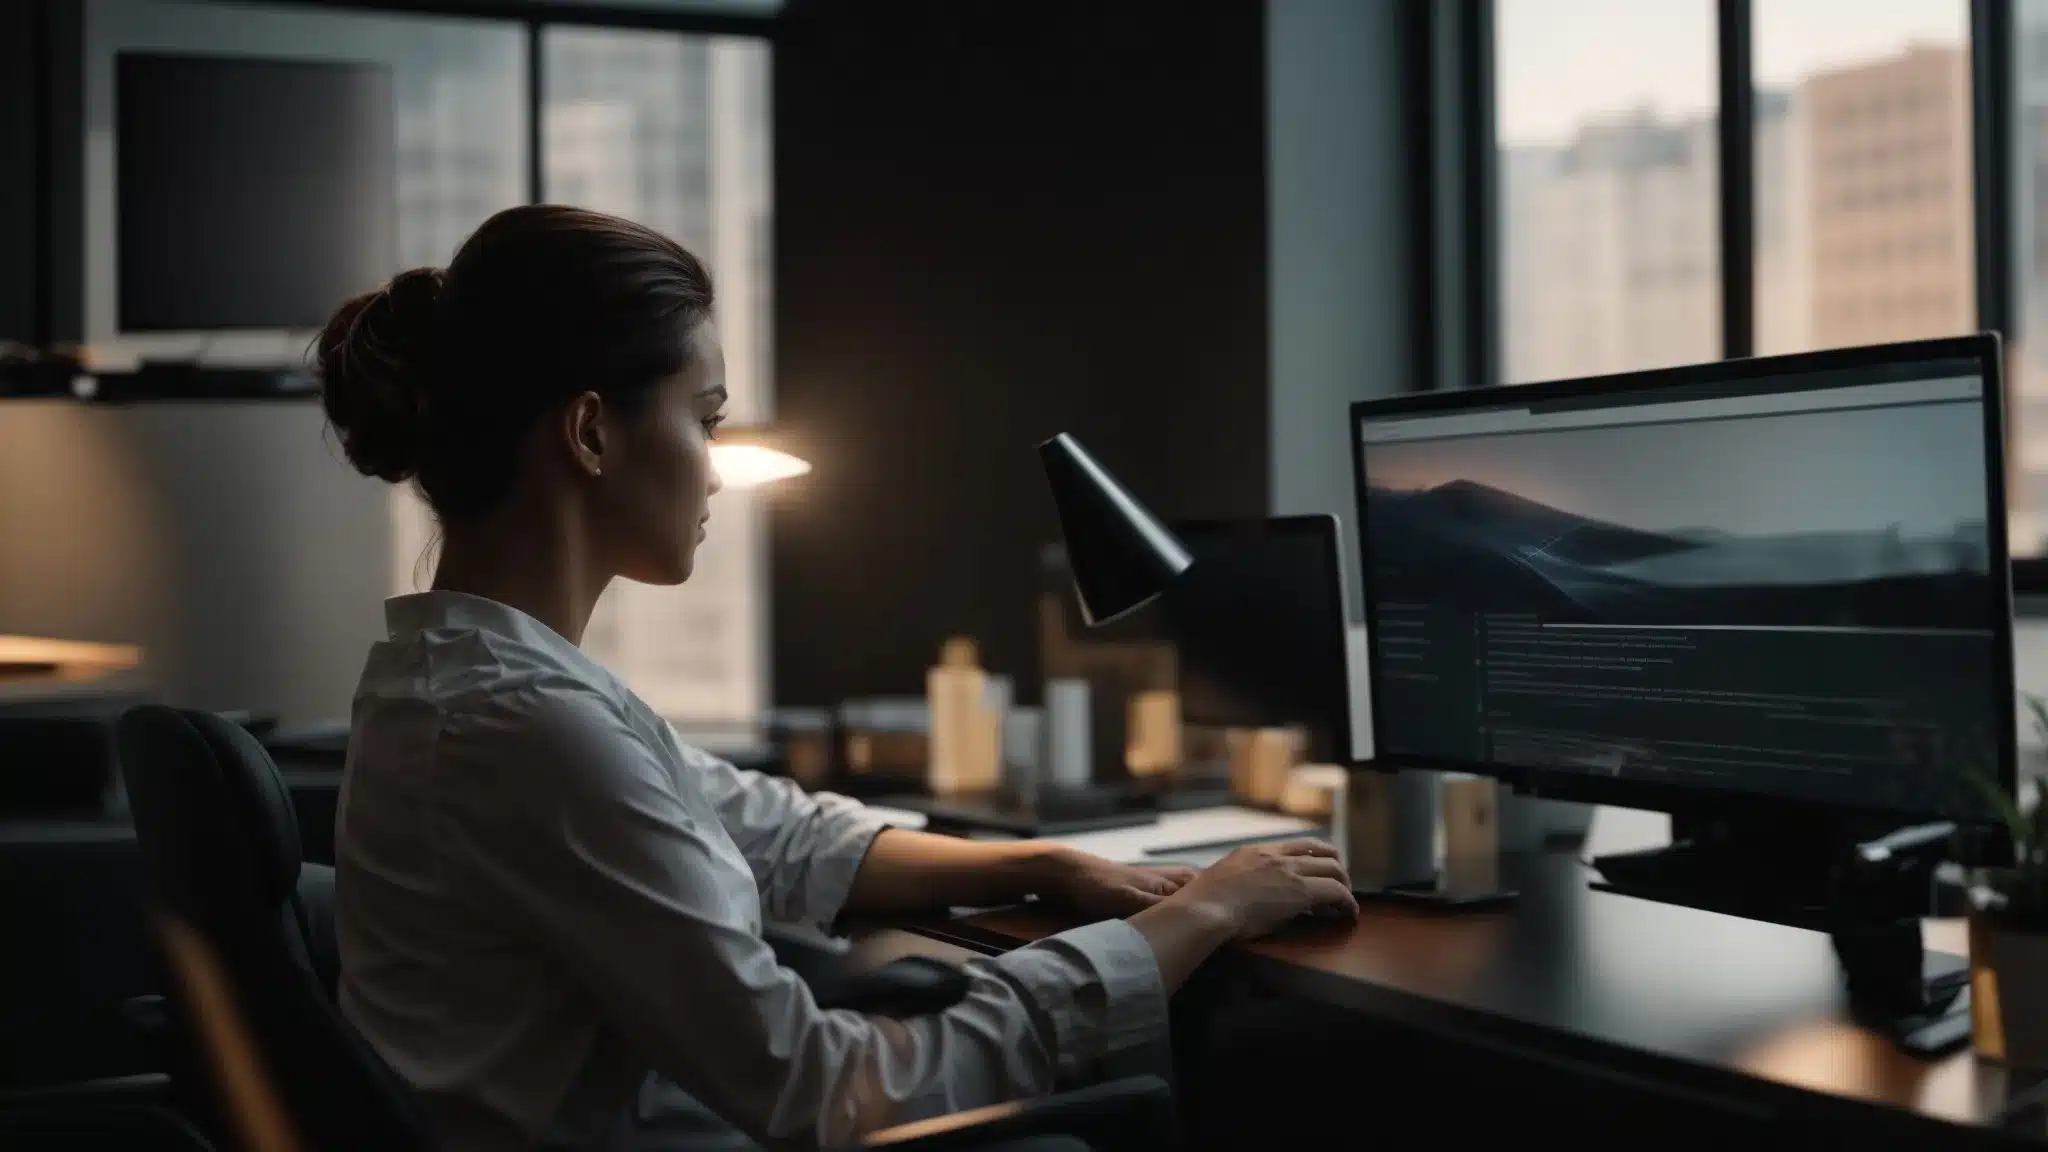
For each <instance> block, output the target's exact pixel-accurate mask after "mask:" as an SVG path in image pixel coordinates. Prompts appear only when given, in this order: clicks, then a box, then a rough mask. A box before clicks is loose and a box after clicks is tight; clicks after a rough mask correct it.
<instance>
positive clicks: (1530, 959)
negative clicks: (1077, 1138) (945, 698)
mask: <svg viewBox="0 0 2048 1152" xmlns="http://www.w3.org/2000/svg"><path fill="white" fill-rule="evenodd" d="M1513 874H1514V876H1515V879H1516V882H1517V883H1519V884H1520V886H1521V890H1522V892H1523V896H1522V899H1521V901H1520V902H1519V904H1517V905H1516V906H1515V907H1513V908H1512V909H1508V910H1503V911H1498V912H1491V913H1480V914H1472V913H1466V914H1457V915H1446V914H1442V913H1432V912H1427V911H1418V910H1413V909H1409V908H1404V907H1401V906H1398V905H1373V904H1368V905H1367V906H1366V908H1365V909H1364V914H1363V915H1362V916H1361V918H1360V920H1359V922H1358V923H1357V924H1355V925H1345V926H1338V927H1316V928H1299V929H1291V930H1288V931H1285V932H1283V933H1281V934H1279V935H1276V936H1274V937H1271V938H1268V939H1265V940H1260V941H1256V942H1250V943H1246V944H1243V945H1238V946H1235V947H1233V948H1232V949H1230V950H1228V952H1227V953H1226V954H1225V955H1223V956H1219V957H1218V958H1217V959H1216V960H1215V961H1212V964H1213V965H1216V966H1218V967H1219V968H1220V969H1221V971H1220V972H1219V973H1218V974H1217V976H1216V979H1218V980H1226V981H1229V982H1232V983H1236V984H1239V985H1246V986H1250V987H1254V988H1256V989H1258V990H1260V991H1262V992H1270V993H1278V994H1279V995H1281V996H1285V997H1292V998H1301V999H1305V1000H1308V1001H1312V1002H1314V1003H1316V1004H1318V1005H1324V1006H1329V1007H1332V1008H1341V1009H1344V1010H1346V1011H1348V1012H1350V1013H1354V1014H1359V1015H1363V1016H1366V1017H1370V1018H1373V1019H1375V1020H1377V1021H1381V1022H1388V1023H1392V1024H1396V1025H1399V1026H1403V1027H1406V1028H1411V1029H1416V1030H1420V1031H1422V1032H1426V1033H1429V1034H1431V1035H1434V1036H1438V1037H1448V1038H1451V1039H1453V1040H1456V1041H1468V1042H1470V1043H1472V1044H1475V1045H1479V1046H1484V1047H1487V1048H1489V1049H1491V1050H1493V1051H1495V1052H1499V1051H1503V1050H1505V1051H1511V1052H1526V1053H1530V1054H1532V1057H1535V1058H1540V1059H1543V1060H1546V1061H1549V1062H1552V1063H1553V1064H1554V1063H1556V1062H1560V1061H1561V1062H1567V1063H1571V1064H1573V1065H1575V1066H1578V1067H1580V1068H1583V1069H1585V1070H1588V1071H1593V1072H1607V1071H1619V1072H1621V1073H1622V1074H1624V1075H1626V1076H1629V1077H1633V1078H1636V1079H1639V1080H1643V1081H1647V1082H1651V1083H1654V1084H1657V1085H1659V1086H1668V1087H1670V1088H1672V1089H1674V1090H1677V1091H1681V1092H1690V1093H1697V1094H1700V1095H1702V1096H1703V1097H1704V1098H1707V1099H1710V1100H1714V1101H1729V1102H1736V1103H1739V1104H1741V1105H1742V1106H1744V1107H1755V1108H1757V1109H1760V1110H1762V1112H1763V1114H1765V1115H1767V1116H1768V1117H1769V1118H1771V1119H1773V1120H1774V1119H1775V1118H1776V1117H1778V1116H1779V1115H1780V1114H1790V1113H1794V1112H1797V1113H1801V1114H1802V1115H1803V1116H1804V1117H1805V1118H1806V1119H1808V1120H1809V1121H1811V1122H1814V1123H1819V1124H1822V1125H1823V1126H1824V1127H1825V1128H1826V1129H1827V1130H1830V1131H1832V1130H1833V1129H1834V1126H1835V1124H1837V1123H1838V1122H1844V1121H1846V1122H1849V1123H1852V1124H1854V1123H1855V1122H1856V1121H1859V1120H1860V1121H1862V1122H1863V1123H1862V1124H1859V1125H1857V1126H1858V1127H1862V1126H1867V1125H1870V1124H1877V1125H1881V1126H1883V1127H1885V1128H1886V1129H1887V1130H1888V1131H1897V1130H1899V1128H1900V1126H1901V1125H1904V1126H1905V1128H1907V1129H1916V1130H1920V1131H1919V1132H1918V1136H1917V1137H1914V1136H1909V1135H1907V1134H1905V1133H1900V1136H1899V1138H1900V1139H1912V1138H1926V1137H1935V1136H1938V1135H1941V1136H1955V1135H1959V1134H1961V1132H1962V1130H1965V1129H1967V1130H1970V1131H1972V1132H1974V1133H1976V1134H1978V1135H1984V1136H1987V1137H1993V1138H1994V1142H2000V1141H2002V1140H2004V1139H2006V1138H2009V1137H2010V1136H2011V1135H2013V1134H2010V1133H2000V1132H1998V1131H1997V1124H1998V1118H1999V1115H2000V1113H2001V1111H2002V1110H2003V1109H2004V1107H2005V1105H2006V1102H2007V1100H2008V1099H2009V1098H2010V1097H2012V1096H2014V1095H2016V1094H2017V1091H2019V1090H2024V1089H2028V1088H2031V1087H2032V1086H2033V1084H2032V1081H2028V1082H2026V1083H2022V1084H2017V1085H2015V1084H2011V1083H2009V1082H2008V1077H2007V1073H2006V1071H2005V1069H2004V1068H2002V1067H2001V1066H1999V1065H1997V1064H1994V1063H1991V1062H1989V1061H1979V1060H1978V1059H1976V1057H1975V1056H1974V1055H1972V1054H1971V1053H1969V1052H1967V1051H1965V1052H1963V1053H1960V1054H1958V1055H1954V1056H1951V1057H1948V1058H1947V1059H1944V1060H1942V1061H1939V1062H1935V1063H1925V1062H1922V1061H1919V1060H1915V1059H1913V1058H1911V1057H1908V1056H1906V1055H1905V1054H1903V1053H1901V1052H1899V1051H1898V1050H1897V1049H1895V1048H1894V1047H1893V1046H1892V1045H1891V1043H1890V1042H1889V1041H1888V1040H1886V1039H1885V1038H1884V1037H1882V1036H1880V1035H1878V1034H1876V1033H1874V1032H1871V1031H1869V1030H1867V1029H1864V1028H1861V1027H1859V1026H1857V1025H1856V1024H1854V1023H1852V1022H1850V1021H1849V1020H1848V1018H1847V1015H1846V1012H1845V1002H1844V997H1843V995H1842V992H1841V989H1840V978H1839V969H1838V968H1837V966H1836V963H1835V960H1834V957H1833V952H1832V950H1831V948H1830V946H1829V944H1828V941H1827V938H1826V937H1824V936H1821V935H1819V934H1818V933H1813V932H1807V931H1802V930H1798V929H1793V928H1785V927H1781V926H1778V925H1774V924H1764V923H1759V922H1755V921H1749V920H1739V919H1735V918H1732V917H1726V916H1720V915H1715V914H1712V913H1706V912H1698V911H1694V910H1691V909H1686V908H1678V907H1673V906H1669V905H1663V904H1656V903H1651V902H1648V901H1643V900H1637V899H1633V898H1630V897H1625V896H1618V895H1613V894H1608V893H1599V892H1592V891H1589V890H1588V889H1587V888H1586V880H1587V872H1586V870H1585V869H1584V867H1583V866H1582V865H1580V864H1579V863H1578V862H1577V861H1576V860H1574V859H1572V858H1569V857H1561V856H1547V857H1537V858H1533V859H1529V860H1522V861H1516V862H1515V864H1514V865H1513ZM1066 926H1067V925H1066V923H1064V922H1063V921H1061V920H1060V919H1058V918H1057V917H1056V916H1054V915H1052V914H1048V913H1044V912H1040V911H1036V910H1031V909H1014V910H1005V911H999V912H992V913H984V914H981V915H978V916H974V917H971V918H968V919H966V920H962V921H958V922H955V923H950V924H941V925H932V926H928V927H927V928H926V930H927V931H931V932H933V933H934V934H936V935H939V936H940V937H942V938H945V939H949V940H952V941H954V942H957V943H962V944H966V945H969V946H976V945H978V946H980V947H983V948H996V949H1000V948H1002V947H1007V946H1014V945H1015V944H1016V943H1018V942H1021V941H1028V940H1033V939H1037V938H1039V937H1042V936H1046V935H1049V934H1051V933H1053V932H1055V931H1058V930H1059V929H1061V928H1064V927H1066ZM1940 935H1941V936H1942V937H1943V939H1941V940H1940V943H1941V944H1943V945H1946V946H1947V947H1946V948H1945V950H1952V951H1960V944H1961V941H1960V939H1959V938H1958V937H1959V935H1960V934H1959V933H1954V932H1943V933H1941V934H1940ZM1852 1114H1860V1115H1852ZM1816 1116H1818V1117H1819V1118H1818V1119H1816V1118H1815V1117H1816ZM2036 1127H2037V1129H2038V1127H2039V1125H2038V1122H2036ZM2034 1135H2035V1136H2036V1137H2037V1138H2039V1137H2043V1136H2048V1133H2044V1132H2040V1131H2038V1130H2037V1131H2036V1132H2035V1134H2034Z"/></svg>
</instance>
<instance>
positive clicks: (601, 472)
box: [590, 468, 604, 476]
mask: <svg viewBox="0 0 2048 1152" xmlns="http://www.w3.org/2000/svg"><path fill="white" fill-rule="evenodd" d="M590 474H591V475H592V476H602V475H604V469H602V468H592V469H591V470H590Z"/></svg>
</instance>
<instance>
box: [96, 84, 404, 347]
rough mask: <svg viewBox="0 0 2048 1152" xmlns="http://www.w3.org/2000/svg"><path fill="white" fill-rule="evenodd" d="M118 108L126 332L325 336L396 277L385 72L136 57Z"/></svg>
mask: <svg viewBox="0 0 2048 1152" xmlns="http://www.w3.org/2000/svg"><path fill="white" fill-rule="evenodd" d="M115 107H116V131H115V169H116V173H117V176H116V185H117V201H116V207H115V217H116V220H117V221H118V224H117V227H116V238H115V244H116V248H117V256H116V264H117V280H118V292H117V297H118V304H119V309H120V314H119V325H120V328H121V330H122V331H124V332H135V333H140V332H193V331H209V330H219V329H271V330H275V329H307V328H318V327H320V326H321V325H322V324H324V323H326V322H327V317H328V315H329V314H330V313H332V312H333V311H334V308H335V306H336V305H338V304H340V303H341V302H342V301H343V300H345V299H347V298H348V297H350V296H352V295H355V294H357V293H359V292H365V291H368V290H370V289H372V288H375V287H376V286H377V285H378V284H380V283H382V282H383V281H384V280H385V279H387V278H389V277H390V275H391V274H392V272H393V271H394V268H395V265H396V262H397V255H398V244H397V232H396V216H397V191H396V175H395V173H396V168H397V155H396V145H395V135H394V134H395V131H396V128H395V126H394V123H393V110H392V96H391V76H390V72H389V70H388V69H386V68H384V67H383V66H381V65H373V64H357V63H324V62H308V61H281V60H263V59H254V58H247V57H229V56H182V55H179V56H173V55H158V54H150V53H132V52H123V53H121V54H120V55H119V57H118V59H117V61H116V66H115Z"/></svg>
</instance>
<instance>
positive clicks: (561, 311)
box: [317, 205, 712, 523]
mask: <svg viewBox="0 0 2048 1152" xmlns="http://www.w3.org/2000/svg"><path fill="white" fill-rule="evenodd" d="M711 303H712V291H711V275H710V273H709V272H707V271H706V270H705V268H704V265H703V263H702V262H700V261H699V260H698V259H697V258H696V257H695V256H692V255H691V254H690V253H689V252H688V251H686V250H685V249H684V248H683V246H682V245H680V244H677V243H676V242H675V241H673V240H670V239H669V238H667V237H666V236H662V235H661V234H659V233H657V232H655V231H653V230H652V229H649V228H645V227H642V226H641V225H638V224H635V223H633V222H631V221H629V220H621V219H619V218H617V217H615V216H606V215H603V214H601V213H597V212H590V211H586V210H584V209H581V208H564V207H560V206H557V205H535V206H530V207H524V208H509V209H506V210H505V211H503V212H500V213H498V214H497V215H495V216H493V217H491V218H490V219H489V220H486V221H484V223H483V226H482V227H480V228H478V229H477V230H476V232H475V234H474V235H472V236H470V238H469V239H468V240H467V241H465V242H464V243H463V245H462V247H461V248H460V249H459V250H458V251H457V252H456V253H455V259H454V260H452V261H450V262H449V265H448V267H447V268H446V269H445V270H443V269H439V268H415V269H413V270H412V271H410V272H401V273H399V274H398V276H396V277H394V278H393V279H392V281H391V283H389V284H387V285H385V286H384V287H383V288H382V289H380V290H378V291H375V292H371V293H367V294H365V295H362V296H358V297H356V298H355V299H353V300H350V301H349V302H348V303H346V304H343V305H342V306H341V307H340V308H338V309H336V310H335V313H334V316H333V318H332V319H330V320H328V322H327V327H326V329H325V330H323V331H322V332H321V333H320V339H319V341H318V344H317V349H318V359H319V373H320V387H321V403H322V405H323V406H324V407H325V408H326V411H327V419H328V422H329V423H330V424H332V425H333V426H334V429H335V431H336V432H337V433H339V434H340V437H341V445H342V448H343V450H344V451H346V452H347V453H348V458H349V462H350V463H352V464H354V465H355V467H356V469H357V471H360V472H362V473H363V474H364V475H366V476H376V477H380V478H382V479H384V480H389V481H391V482H392V483H402V482H404V481H406V480H415V481H417V482H418V484H419V488H420V492H421V494H422V495H424V496H425V497H426V499H427V502H428V503H429V504H430V505H432V506H433V509H434V511H435V513H436V514H437V515H438V516H440V518H441V520H442V521H443V522H444V523H445V522H448V521H451V520H462V519H465V518H469V517H473V516H477V515H480V514H482V513H484V512H488V511H489V510H490V509H491V508H492V506H494V505H495V504H497V503H498V501H500V500H502V499H503V498H504V497H505V495H506V493H507V492H509V491H510V490H511V487H512V482H513V479H514V473H515V470H516V468H517V465H518V452H519V448H520V445H521V443H522V442H523V441H524V439H525V437H526V435H527V433H528V432H529V431H530V430H531V429H532V427H533V425H534V423H535V422H536V421H538V420H539V419H540V418H541V417H542V416H543V415H544V414H546V413H548V412H550V411H553V410H554V409H555V408H557V407H558V406H559V405H561V404H563V403H564V402H566V401H567V400H569V399H570V398H571V397H573V396H577V395H580V394H582V393H584V392H595V393H597V394H598V395H600V396H602V397H604V399H605V401H606V403H607V404H611V405H615V406H617V407H619V408H621V409H623V410H624V411H625V412H626V413H627V414H628V415H631V414H633V413H634V412H636V411H637V410H638V408H639V406H640V405H641V404H642V403H643V402H644V401H645V400H646V398H647V396H648V394H649V393H650V392H651V391H652V389H653V387H654V386H655V385H656V384H658V383H659V382H660V381H661V380H663V379H665V378H667V377H670V376H673V375H675V374H676V373H677V372H680V371H682V370H683V369H684V368H685V367H687V366H688V363H689V357H690V349H691V336H692V335H693V334H694V333H695V332H696V330H697V328H698V326H699V325H701V324H703V323H704V322H705V321H706V320H707V319H709V317H710V315H711Z"/></svg>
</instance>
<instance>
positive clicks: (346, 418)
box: [317, 268, 446, 484]
mask: <svg viewBox="0 0 2048 1152" xmlns="http://www.w3.org/2000/svg"><path fill="white" fill-rule="evenodd" d="M445 275H446V274H445V273H444V272H443V271H442V270H441V269H439V268H415V269H413V270H411V271H410V272H401V273H399V274H398V275H397V276H396V277H394V278H392V281H391V283H389V284H386V285H385V286H384V287H383V288H380V289H378V290H377V291H375V292H369V293H365V294H363V295H361V296H358V297H356V298H355V299H353V300H350V301H349V302H348V303H346V304H343V305H342V306H341V307H340V308H338V309H336V310H335V313H334V315H333V317H332V318H330V319H329V320H328V321H327V327H326V328H325V329H323V330H322V331H321V333H320V339H319V341H318V344H317V349H318V360H319V374H320V399H321V405H322V407H324V408H325V409H326V410H327V419H328V422H329V423H331V424H333V425H334V429H335V431H337V432H339V433H340V434H341V447H342V450H343V451H344V452H346V453H347V454H348V459H349V463H351V464H353V465H355V467H356V470H357V471H358V472H361V473H362V474H363V475H365V476H375V477H378V478H379V479H383V480H388V481H390V482H392V483H394V484H396V483H400V482H402V481H405V480H409V479H411V478H413V477H414V476H416V475H418V474H419V470H420V451H421V446H422V443H423V440H424V431H425V426H426V420H427V411H428V408H429V406H430V404H429V400H430V397H431V396H432V393H433V386H434V377H435V374H436V373H435V365H434V336H435V327H436V324H435V313H436V311H437V308H438V304H439V301H440V296H441V284H442V281H443V279H444V278H445Z"/></svg>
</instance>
